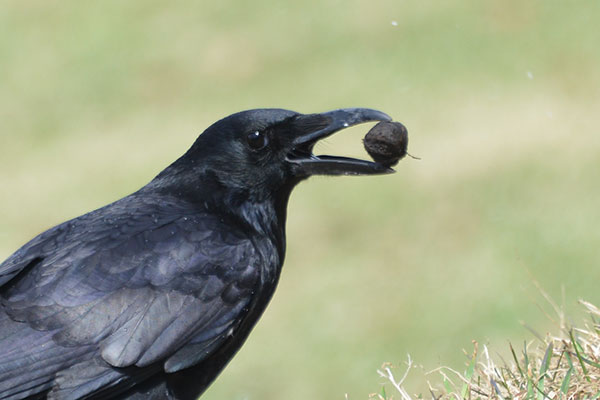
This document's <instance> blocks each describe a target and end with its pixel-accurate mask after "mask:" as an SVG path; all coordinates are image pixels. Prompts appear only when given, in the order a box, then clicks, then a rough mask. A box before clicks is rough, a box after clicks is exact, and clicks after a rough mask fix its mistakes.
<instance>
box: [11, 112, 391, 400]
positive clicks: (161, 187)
mask: <svg viewBox="0 0 600 400" xmlns="http://www.w3.org/2000/svg"><path fill="white" fill-rule="evenodd" d="M344 118H346V119H347V121H349V123H351V124H354V123H358V122H362V121H365V120H373V119H377V120H379V119H388V118H389V117H387V116H386V115H385V114H383V113H380V112H376V111H373V110H365V109H349V110H337V111H335V112H331V113H325V114H323V115H316V114H315V115H310V116H302V115H301V114H298V113H295V112H292V111H286V110H278V109H273V110H251V111H247V112H242V113H238V114H234V115H232V116H230V117H227V118H225V119H223V120H221V121H218V122H217V123H215V124H214V125H212V126H211V127H209V128H208V129H207V130H206V131H205V132H204V133H203V134H202V135H200V137H199V138H198V139H197V140H196V142H195V143H194V145H193V146H192V147H191V149H190V150H189V151H188V152H187V153H185V154H184V155H183V156H182V157H181V158H180V159H179V160H177V161H176V162H174V163H173V164H172V165H171V166H169V167H168V168H166V169H165V170H164V171H162V172H161V173H160V174H159V175H158V176H157V177H156V178H155V179H153V180H152V181H151V182H150V183H149V184H148V185H146V186H144V187H143V188H142V189H140V190H139V191H137V192H136V193H133V194H131V195H129V196H127V197H124V198H123V199H121V200H118V201H116V202H114V203H112V204H109V205H108V206H105V207H103V208H100V209H98V210H95V211H92V212H90V213H88V214H85V215H82V216H80V217H78V218H75V219H73V220H71V221H67V222H65V223H63V224H60V225H58V226H56V227H54V228H51V229H49V230H47V231H46V232H44V233H42V234H40V235H39V236H37V237H36V238H34V239H33V240H31V241H30V242H29V243H27V244H26V245H24V246H23V247H22V248H21V249H19V250H18V251H17V252H15V253H14V254H13V255H12V256H10V257H9V258H8V259H7V260H6V261H4V262H3V263H2V264H0V399H3V400H8V399H10V400H18V399H44V398H47V399H54V400H67V399H73V400H75V399H128V400H133V399H169V398H171V399H180V400H187V399H194V398H196V397H197V396H199V395H200V394H201V393H202V392H203V391H204V390H205V389H206V387H207V386H208V385H209V384H210V383H211V382H212V381H213V380H214V379H215V377H216V376H217V375H218V374H219V373H220V371H221V370H222V369H223V368H224V367H225V365H226V364H227V362H228V361H229V360H230V359H231V358H232V357H233V355H234V354H235V353H236V352H237V351H238V350H239V348H240V347H241V346H242V344H243V343H244V341H245V339H246V338H247V336H248V334H249V332H250V330H251V329H252V327H253V326H254V324H255V323H256V321H257V320H258V318H259V317H260V315H261V314H262V312H263V311H264V309H265V307H266V305H267V303H268V301H269V300H270V298H271V296H272V294H273V291H274V290H275V286H276V284H277V281H278V279H279V274H280V271H281V266H282V263H283V257H284V253H285V217H286V207H287V202H288V198H289V195H290V193H291V190H292V189H293V187H294V186H295V185H296V184H297V183H298V182H300V181H301V180H302V179H305V178H306V177H308V175H309V173H307V172H306V171H312V172H311V173H314V171H323V173H327V171H329V170H331V171H333V172H332V173H334V174H339V173H340V171H343V168H344V165H347V168H348V171H349V173H352V174H356V173H357V171H367V172H364V173H382V171H383V172H386V170H384V169H382V168H381V166H378V165H376V164H372V163H368V162H363V161H359V160H357V161H356V162H354V161H353V160H351V159H347V158H345V159H340V160H339V161H338V162H332V160H333V158H331V157H329V158H327V160H324V161H323V163H324V166H322V167H320V166H319V165H318V164H319V160H318V159H316V161H315V158H314V157H308V158H307V159H306V160H305V161H306V163H307V164H306V165H308V166H307V167H306V168H305V167H304V166H303V164H302V162H303V160H302V159H298V158H297V154H298V153H300V154H303V155H307V152H309V151H310V148H312V147H311V146H312V145H310V146H309V145H307V144H306V141H301V140H300V141H299V139H302V137H303V136H304V135H309V136H310V135H313V131H315V130H316V131H317V135H316V136H315V137H317V138H319V137H322V136H323V135H327V134H330V133H331V132H333V131H334V129H338V128H339V127H340V126H347V125H348V123H345V119H344ZM330 125H331V128H328V127H329V126H330ZM327 129H329V130H327ZM313 136H314V135H313ZM257 137H259V138H261V140H260V141H258V142H257V141H256V140H254V141H253V142H252V143H251V142H249V139H248V138H254V139H256V138H257ZM310 137H312V136H310ZM311 140H312V139H311ZM314 140H317V139H314ZM297 142H302V143H303V145H302V146H303V147H302V148H301V149H296V147H295V146H296V144H295V143H297ZM263 144H264V146H263ZM307 146H308V147H307ZM290 157H291V158H290ZM361 173H362V172H361Z"/></svg>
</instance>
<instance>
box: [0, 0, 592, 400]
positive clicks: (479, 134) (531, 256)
mask: <svg viewBox="0 0 600 400" xmlns="http://www.w3.org/2000/svg"><path fill="white" fill-rule="evenodd" d="M598 17H600V4H599V3H597V2H594V1H589V0H578V1H575V2H562V1H555V0H550V1H547V0H545V1H541V0H533V1H528V2H520V1H516V0H510V1H502V2H501V1H489V2H485V3H481V2H476V1H471V0H451V1H448V2H444V3H443V4H434V3H426V2H420V1H416V0H407V1H402V2H397V1H391V0H390V1H386V0H381V1H380V0H377V1H375V2H369V3H366V2H360V1H357V0H352V1H347V2H343V3H340V2H338V1H336V0H326V1H320V2H317V1H307V2H302V3H298V4H285V3H276V2H271V1H266V0H259V1H255V2H252V3H243V2H232V1H225V2H215V1H207V2H202V3H198V4H190V3H189V2H184V1H181V0H176V1H172V2H170V3H169V4H168V5H166V4H164V3H161V2H156V1H145V2H142V1H130V2H127V3H124V2H118V1H116V0H109V1H105V2H102V3H98V4H94V5H90V4H85V3H79V2H75V1H63V2H60V3H58V2H52V1H30V2H27V3H24V2H16V1H9V2H7V3H5V4H3V5H2V6H1V7H0V26H2V27H3V32H4V34H3V35H0V59H1V60H2V62H1V63H0V72H1V73H0V87H2V88H3V90H2V91H0V259H4V258H5V257H7V256H8V255H9V254H11V253H12V252H13V251H14V250H16V249H17V248H18V247H19V246H20V245H21V244H23V243H25V242H26V241H27V240H29V239H30V238H31V237H33V236H34V235H35V234H37V233H39V232H40V231H42V230H44V229H46V228H48V227H50V226H52V225H54V224H56V223H59V222H61V221H63V220H65V219H67V218H70V217H75V216H77V215H80V214H81V213H83V212H86V211H89V210H91V209H93V208H96V207H99V206H101V205H104V204H106V203H108V202H110V201H112V200H115V199H117V198H119V197H121V196H124V195H126V194H128V193H130V192H132V191H134V190H136V189H137V188H139V187H140V186H141V185H143V184H144V183H146V182H147V181H148V180H150V179H151V178H152V177H153V176H154V175H155V174H157V173H158V172H159V171H160V170H161V169H162V168H164V167H165V166H166V165H167V164H168V163H170V162H171V161H172V160H174V159H175V158H176V157H178V156H179V155H180V154H182V153H183V152H184V151H185V150H186V149H187V147H188V146H189V145H190V144H191V143H192V142H193V140H194V139H195V137H196V136H197V134H199V133H200V132H201V131H202V130H203V129H204V128H205V127H206V126H207V125H208V124H209V123H211V122H213V121H215V120H216V119H218V118H221V117H223V116H225V115H227V114H230V113H232V112H235V111H239V110H241V109H246V108H253V107H265V106H266V107H284V108H290V109H294V110H298V111H302V112H319V111H324V110H328V109H333V108H337V107H346V106H365V107H373V108H379V109H381V110H383V111H386V112H388V113H389V114H391V115H392V116H394V118H396V119H397V120H399V121H401V122H403V123H404V124H405V125H406V126H407V127H408V130H409V137H410V143H409V151H410V152H411V154H414V155H416V156H419V157H421V158H422V160H420V161H417V160H412V159H407V160H403V161H402V162H401V163H400V164H399V165H398V168H397V169H398V173H397V174H395V175H394V176H386V177H376V178H373V179H360V178H357V179H354V178H345V179H313V180H311V181H309V182H307V183H303V184H302V185H301V186H300V187H298V188H297V190H296V191H295V193H294V194H293V195H292V199H291V202H290V209H289V219H288V252H287V260H286V263H285V267H284V272H283V276H282V279H281V283H280V287H279V290H278V291H277V293H276V294H275V297H274V299H273V302H272V304H271V305H270V307H269V309H268V310H267V312H266V313H265V315H264V317H263V319H262V320H261V321H260V323H259V324H258V326H257V327H256V329H255V331H254V332H253V333H252V335H251V336H250V339H249V341H248V343H247V344H246V345H245V346H244V348H243V349H242V351H241V352H240V353H239V354H238V356H236V358H235V359H234V360H233V361H232V363H231V365H230V366H229V367H228V368H227V369H226V370H225V372H224V373H223V375H222V376H221V377H220V378H219V379H218V380H217V382H216V383H215V384H214V385H213V386H212V387H211V388H210V390H209V391H208V392H207V393H206V395H205V397H204V398H206V399H223V398H224V399H257V398H260V399H275V398H281V397H285V398H286V399H290V400H295V399H307V398H332V399H334V398H343V395H344V394H345V393H348V394H349V397H350V398H351V399H356V398H366V397H367V395H368V393H370V391H371V390H372V374H373V371H374V370H375V369H376V368H377V367H379V366H380V365H381V362H382V361H384V360H391V361H394V362H395V363H397V362H398V361H400V360H402V359H404V357H405V354H406V353H410V354H411V355H412V357H413V359H414V360H419V363H422V364H423V365H424V366H426V368H427V369H433V368H435V367H436V366H439V365H448V366H450V367H452V368H454V369H458V368H461V366H462V362H463V359H462V358H461V357H460V354H457V352H456V349H457V348H468V347H469V346H470V345H471V341H472V340H476V341H478V342H480V343H489V347H490V348H497V347H498V346H499V344H503V343H506V341H507V340H509V341H511V342H512V343H520V342H521V341H522V338H523V337H524V335H527V334H528V332H527V331H526V330H525V329H523V328H521V327H520V326H519V325H518V324H516V323H515V322H516V321H518V320H519V319H523V320H526V321H528V323H529V324H530V325H531V326H536V327H537V329H539V330H541V331H545V330H546V329H549V328H550V326H549V324H548V322H547V321H546V320H545V319H544V318H543V316H541V315H540V314H539V312H538V311H537V309H536V308H535V307H534V306H532V303H531V301H530V295H529V293H530V292H531V284H530V282H531V277H534V278H535V279H537V280H538V281H540V283H541V285H542V286H543V287H545V288H547V290H548V292H549V294H550V295H551V296H552V297H554V298H557V297H559V296H560V295H561V288H563V287H564V288H565V291H566V293H567V296H566V297H567V298H579V297H581V298H586V299H589V300H590V301H591V302H593V303H597V301H596V299H597V283H596V282H597V278H598V276H597V269H598V256H597V243H598V242H599V240H600V237H599V236H600V233H599V231H598V228H597V221H598V220H600V211H599V209H598V206H597V204H598V199H600V186H599V185H598V184H597V182H598V181H599V179H600V176H599V175H600V172H599V171H600V170H599V169H598V161H599V160H600V143H599V142H600V132H599V128H598V127H599V126H600V117H599V116H598V112H597V110H598V109H600V90H599V87H600V53H599V52H598V51H597V49H596V47H597V43H598V42H600V31H599V30H598V29H596V28H595V25H594V23H593V22H594V21H596V20H597V19H598ZM394 21H395V22H396V25H393V24H392V22H394ZM368 128H369V127H368V126H363V127H358V128H356V129H352V130H350V131H348V132H346V133H344V134H341V135H339V136H336V137H333V138H331V139H330V140H329V141H328V142H327V143H324V144H323V146H322V147H321V148H320V149H319V150H320V151H323V152H332V153H334V152H335V153H342V154H347V155H358V156H362V157H366V154H365V153H364V152H363V151H362V150H361V138H362V136H363V135H364V133H365V132H366V131H367V130H368ZM565 311H566V312H567V314H568V315H577V313H578V308H577V306H576V304H575V302H574V301H573V302H567V304H566V310H565ZM406 385H410V386H408V387H421V388H423V390H422V392H423V393H426V389H427V383H426V381H425V380H423V379H420V378H418V377H415V376H413V374H410V375H409V377H408V378H407V381H406Z"/></svg>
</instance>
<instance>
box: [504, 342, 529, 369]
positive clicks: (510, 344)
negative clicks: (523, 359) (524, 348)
mask: <svg viewBox="0 0 600 400" xmlns="http://www.w3.org/2000/svg"><path fill="white" fill-rule="evenodd" d="M508 345H509V346H510V352H511V353H512V356H513V359H514V360H515V365H516V366H517V369H518V370H519V373H520V374H521V377H524V376H525V374H524V373H523V370H522V369H521V365H519V360H518V359H517V354H516V353H515V349H514V348H513V346H512V343H509V344H508Z"/></svg>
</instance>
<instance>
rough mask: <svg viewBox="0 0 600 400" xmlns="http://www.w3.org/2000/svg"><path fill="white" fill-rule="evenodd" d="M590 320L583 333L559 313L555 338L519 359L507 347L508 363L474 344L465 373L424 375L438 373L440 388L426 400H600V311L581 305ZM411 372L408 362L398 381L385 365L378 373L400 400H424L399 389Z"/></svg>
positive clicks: (389, 398) (539, 340) (528, 348)
mask: <svg viewBox="0 0 600 400" xmlns="http://www.w3.org/2000/svg"><path fill="white" fill-rule="evenodd" d="M580 304H581V305H582V306H583V307H585V309H586V310H587V312H588V315H589V318H588V319H587V320H586V321H585V322H584V324H583V327H574V326H568V325H567V324H566V323H565V322H564V321H565V318H564V315H563V312H562V311H561V310H559V309H558V307H555V310H557V311H558V312H559V321H560V324H559V327H558V334H557V335H551V334H547V335H546V336H545V337H540V336H539V335H534V336H536V339H534V340H533V341H531V342H525V343H524V346H523V350H522V352H521V354H517V352H516V351H515V349H514V347H513V345H512V344H510V343H509V349H510V353H511V355H512V360H511V361H510V363H506V362H503V364H502V365H499V364H497V363H496V361H495V360H494V359H492V357H490V355H489V351H488V348H487V346H483V351H481V352H479V351H478V350H479V344H478V343H477V342H473V352H472V353H471V354H467V361H466V363H465V370H464V372H462V373H461V372H458V371H455V370H453V369H451V368H448V367H440V368H437V369H435V370H433V371H431V372H429V373H427V375H431V374H434V373H439V374H440V375H441V378H442V379H441V383H438V384H432V383H431V382H430V383H429V385H430V395H431V398H432V399H434V400H444V399H458V400H462V399H465V400H471V399H474V400H475V399H501V400H555V399H556V400H563V399H564V400H571V399H577V400H596V399H598V398H600V332H599V329H598V328H599V326H598V322H597V321H598V317H600V309H599V308H598V307H596V306H595V305H593V304H591V303H589V302H586V301H580ZM411 369H414V366H413V363H412V360H411V359H410V357H409V359H408V362H407V367H406V370H405V372H404V374H403V377H402V379H400V380H396V379H395V378H394V371H393V368H392V366H391V365H390V364H385V365H384V366H383V367H382V370H379V371H378V373H379V375H380V376H381V377H383V378H385V379H386V384H389V383H391V384H392V386H393V387H394V388H395V389H396V391H397V392H398V393H400V398H401V399H402V400H411V399H417V398H419V399H420V398H423V396H422V395H415V396H411V395H409V394H408V392H407V391H406V389H405V388H403V387H402V383H403V382H404V380H405V379H406V376H407V375H408V373H409V372H410V370H411ZM381 393H382V395H376V396H377V397H373V396H372V397H371V398H376V399H377V400H382V399H383V400H393V399H394V398H397V397H394V395H391V394H387V395H386V392H385V390H383V391H382V392H381Z"/></svg>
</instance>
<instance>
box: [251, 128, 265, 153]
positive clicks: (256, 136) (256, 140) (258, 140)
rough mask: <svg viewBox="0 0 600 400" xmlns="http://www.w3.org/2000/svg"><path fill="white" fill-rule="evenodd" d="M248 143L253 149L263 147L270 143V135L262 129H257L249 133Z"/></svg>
mask: <svg viewBox="0 0 600 400" xmlns="http://www.w3.org/2000/svg"><path fill="white" fill-rule="evenodd" d="M247 139H248V145H249V146H250V148H251V149H252V150H260V149H263V148H265V147H266V146H267V144H269V138H268V136H267V135H266V134H265V133H264V132H261V131H256V132H252V133H249V134H248V137H247Z"/></svg>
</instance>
